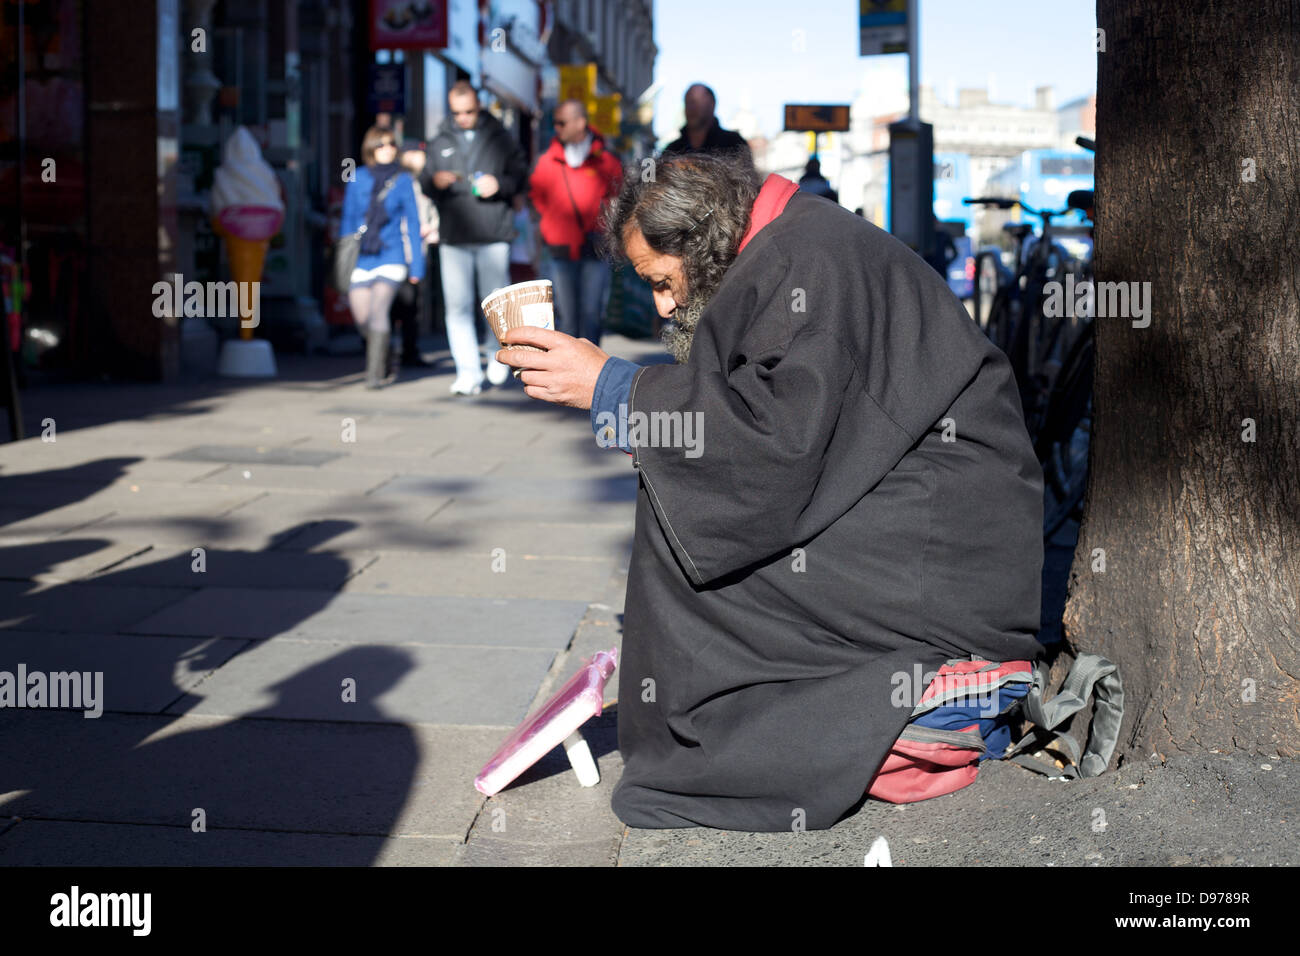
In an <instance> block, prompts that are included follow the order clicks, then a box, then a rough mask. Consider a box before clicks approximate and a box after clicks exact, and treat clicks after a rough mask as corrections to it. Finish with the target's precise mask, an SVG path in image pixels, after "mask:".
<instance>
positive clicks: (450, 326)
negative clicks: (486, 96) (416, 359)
mask: <svg viewBox="0 0 1300 956" xmlns="http://www.w3.org/2000/svg"><path fill="white" fill-rule="evenodd" d="M447 103H448V105H449V107H450V110H449V115H448V117H447V118H446V119H445V120H443V122H442V125H441V126H440V127H439V129H438V133H437V135H436V136H434V137H433V139H432V140H431V141H430V142H429V148H428V162H427V163H426V164H425V186H426V191H427V192H428V193H429V195H430V196H432V197H433V201H434V203H436V204H437V207H438V217H439V227H438V228H439V236H440V239H441V242H440V243H439V246H438V259H439V265H440V266H441V271H442V291H443V299H444V301H445V303H446V313H447V342H448V345H449V346H450V348H451V357H452V359H453V361H455V363H456V380H455V381H454V382H452V385H451V391H452V393H453V394H457V395H477V394H478V393H479V391H481V389H482V383H483V365H482V363H481V361H480V358H479V345H478V337H477V336H476V334H475V331H474V319H475V316H476V315H477V314H478V310H479V302H480V301H481V300H482V299H483V298H484V297H486V296H488V295H490V294H491V293H492V292H494V291H495V290H496V289H499V288H501V287H503V286H507V285H509V284H510V239H511V237H512V236H513V235H514V221H513V220H514V214H513V209H512V207H511V200H512V199H513V198H514V196H515V195H516V194H517V193H519V192H521V191H523V190H524V189H525V187H526V184H527V177H528V158H527V156H526V155H525V154H524V151H523V148H522V147H521V146H520V145H519V143H518V142H516V141H515V139H514V137H513V136H512V135H511V134H510V132H509V131H508V130H506V128H505V127H504V126H502V125H501V123H500V122H499V121H498V120H497V118H496V117H495V116H493V115H492V114H491V113H488V112H486V111H485V110H483V109H482V108H480V106H479V101H478V93H476V92H475V90H474V87H472V86H471V85H470V84H469V83H467V82H465V81H463V80H462V81H461V82H459V83H456V84H455V85H454V86H453V87H452V88H451V90H450V91H449V92H448V94H447ZM476 274H477V279H478V288H477V291H476V289H475V276H476ZM484 346H485V347H486V348H488V349H489V356H491V355H492V354H495V352H496V341H495V339H494V337H493V336H492V333H491V332H490V331H489V332H488V334H487V339H486V341H485V342H484ZM508 374H509V369H507V368H506V367H505V366H504V365H502V364H501V363H500V362H498V361H496V360H495V359H494V358H491V357H489V359H488V367H487V377H488V380H489V381H491V382H492V384H494V385H500V384H501V383H503V382H504V381H505V380H506V378H507V376H508Z"/></svg>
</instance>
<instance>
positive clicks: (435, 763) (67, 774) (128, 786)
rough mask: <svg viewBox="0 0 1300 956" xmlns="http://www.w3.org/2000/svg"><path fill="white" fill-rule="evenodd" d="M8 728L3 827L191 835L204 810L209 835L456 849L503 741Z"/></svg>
mask: <svg viewBox="0 0 1300 956" xmlns="http://www.w3.org/2000/svg"><path fill="white" fill-rule="evenodd" d="M83 725H84V726H83ZM0 728H3V732H4V734H5V740H6V746H5V748H4V750H3V751H2V752H0V780H3V781H5V786H6V787H8V788H10V792H8V793H0V816H9V817H21V818H23V819H24V820H32V819H41V820H67V821H73V820H76V821H86V822H95V823H114V824H152V825H159V826H169V827H185V828H188V827H189V826H190V825H191V823H192V822H193V819H194V814H193V811H194V809H195V808H202V809H203V810H204V813H205V816H206V822H207V826H208V828H209V830H212V829H213V828H217V829H230V828H234V829H260V830H279V831H287V832H298V833H332V834H365V835H372V836H410V837H421V838H427V839H434V838H436V839H440V840H450V841H457V842H464V840H465V837H466V835H467V834H468V833H469V832H470V829H471V827H472V826H473V823H474V820H475V818H476V816H477V815H478V813H479V811H480V809H481V807H482V804H483V800H484V797H483V795H482V794H480V793H479V792H478V791H477V790H475V789H474V775H475V774H476V773H477V772H478V770H479V769H480V768H481V767H482V765H483V763H485V762H486V761H487V759H488V757H490V756H491V754H492V751H493V750H495V749H496V747H497V746H498V745H499V744H500V741H501V740H502V739H503V738H504V735H505V733H506V731H505V730H504V729H503V728H481V727H429V726H420V725H405V724H394V723H376V722H356V723H352V722H305V721H284V720H261V719H241V720H231V719H229V718H225V717H211V716H203V715H193V714H191V715H186V716H183V717H179V718H177V717H142V716H125V715H106V716H104V717H102V718H99V719H98V720H84V719H82V718H81V717H80V716H79V715H72V714H69V713H58V712H50V711H45V712H34V711H26V712H21V713H19V712H5V713H2V714H0ZM10 835H12V831H10V833H6V834H4V835H3V836H0V845H3V843H4V841H5V839H6V838H7V837H8V836H10ZM105 862H116V861H113V860H107V861H105ZM232 862H233V861H232ZM243 862H248V861H243Z"/></svg>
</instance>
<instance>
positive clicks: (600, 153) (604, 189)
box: [529, 100, 623, 344]
mask: <svg viewBox="0 0 1300 956" xmlns="http://www.w3.org/2000/svg"><path fill="white" fill-rule="evenodd" d="M622 180H623V167H622V164H621V163H620V162H619V161H618V159H617V157H615V156H614V154H612V153H610V152H609V151H608V150H607V149H606V148H605V138H604V137H603V136H601V135H600V133H598V132H596V130H594V129H591V128H590V127H588V125H587V109H586V107H585V106H584V105H583V104H582V102H581V101H579V100H565V101H564V102H563V103H561V104H560V105H559V106H557V107H556V108H555V138H554V139H553V140H551V145H550V148H549V149H547V151H546V152H545V153H543V154H542V155H541V156H540V157H539V158H538V160H537V166H536V167H535V168H534V169H533V174H532V178H531V179H530V180H529V189H530V197H531V199H532V202H533V206H534V207H535V208H536V209H537V211H538V213H539V214H540V215H541V233H542V251H543V255H542V274H543V275H544V276H545V277H546V278H548V279H550V280H551V284H552V286H553V287H554V295H555V327H556V329H557V330H558V331H561V332H564V333H566V334H568V335H572V336H575V337H577V338H585V339H589V340H590V341H592V342H594V343H596V344H600V325H601V319H602V317H603V316H604V313H605V303H606V300H607V298H608V295H609V265H608V263H606V262H605V261H604V260H603V259H601V258H600V257H599V256H598V255H597V253H596V249H595V234H596V232H597V219H598V217H599V215H600V210H601V206H602V204H603V203H604V202H605V200H607V199H609V198H611V197H613V196H615V195H617V194H618V189H619V185H620V184H621V183H622Z"/></svg>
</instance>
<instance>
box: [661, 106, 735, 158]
mask: <svg viewBox="0 0 1300 956" xmlns="http://www.w3.org/2000/svg"><path fill="white" fill-rule="evenodd" d="M731 149H743V150H744V151H745V152H746V153H748V152H749V144H748V143H747V142H745V137H743V136H741V135H740V134H739V133H737V132H736V131H735V130H730V129H723V128H722V127H721V126H720V125H719V123H718V118H717V117H716V116H715V117H714V118H713V122H712V123H711V124H709V129H708V131H707V132H706V133H705V134H704V142H703V143H701V144H700V145H699V146H692V145H691V137H690V134H689V133H688V132H687V127H685V126H683V127H682V135H681V136H679V137H677V139H675V140H673V141H672V142H671V143H669V144H668V145H667V146H665V147H664V152H663V154H664V155H665V156H668V155H670V154H672V153H716V152H719V151H722V150H731Z"/></svg>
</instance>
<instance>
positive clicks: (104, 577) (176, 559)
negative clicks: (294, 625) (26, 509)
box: [0, 545, 376, 591]
mask: <svg viewBox="0 0 1300 956" xmlns="http://www.w3.org/2000/svg"><path fill="white" fill-rule="evenodd" d="M46 547H50V545H46ZM127 547H128V546H124V547H123V550H125V549H126V548H127ZM3 557H4V552H3V551H0V567H3ZM375 560H376V556H375V555H374V554H368V553H364V552H355V553H338V552H328V551H319V552H286V551H244V550H238V549H234V550H232V549H225V548H205V549H204V554H203V564H202V567H203V570H202V571H198V570H196V569H195V568H196V561H197V557H196V556H195V555H194V554H193V549H192V548H174V547H159V548H151V549H149V550H146V551H138V549H137V553H132V554H130V555H129V556H126V559H125V560H123V561H121V563H118V564H115V565H113V566H112V567H111V568H108V569H107V570H105V571H102V572H99V573H89V576H88V577H87V580H89V581H94V582H95V583H98V584H108V583H111V584H113V585H114V586H116V585H119V584H125V585H133V586H140V587H169V588H194V589H197V588H214V587H219V588H259V589H275V590H280V589H285V588H287V589H289V590H315V591H337V590H338V589H339V588H340V587H342V586H343V584H344V583H345V582H346V581H347V580H348V578H350V577H352V576H353V575H355V574H358V573H359V572H360V571H361V570H362V569H363V568H364V567H366V565H368V564H372V563H373V562H374V561H375Z"/></svg>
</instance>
